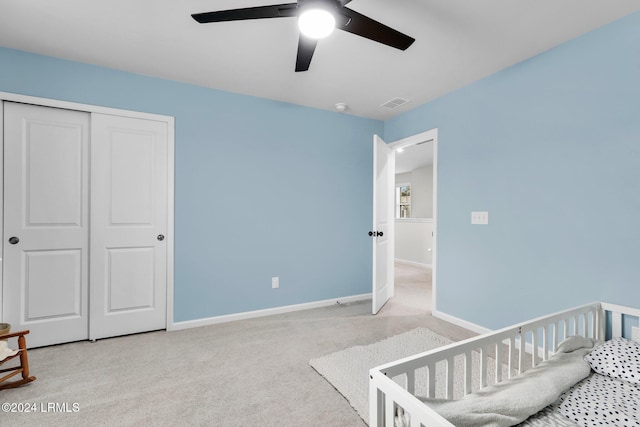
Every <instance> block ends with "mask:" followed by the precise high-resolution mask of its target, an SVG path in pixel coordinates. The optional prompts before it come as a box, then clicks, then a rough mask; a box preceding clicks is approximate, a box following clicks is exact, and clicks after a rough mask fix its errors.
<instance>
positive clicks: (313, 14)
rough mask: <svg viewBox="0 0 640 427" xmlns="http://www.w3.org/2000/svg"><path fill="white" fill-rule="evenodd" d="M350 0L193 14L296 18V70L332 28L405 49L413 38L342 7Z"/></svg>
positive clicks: (199, 17) (206, 19)
mask: <svg viewBox="0 0 640 427" xmlns="http://www.w3.org/2000/svg"><path fill="white" fill-rule="evenodd" d="M350 1H351V0H298V2H297V3H286V4H276V5H271V6H257V7H247V8H242V9H230V10H219V11H214V12H203V13H194V14H192V15H191V16H192V17H193V19H195V20H196V21H198V22H199V23H201V24H206V23H210V22H223V21H241V20H245V19H264V18H288V17H298V27H299V28H300V36H299V39H298V56H297V58H296V71H307V70H308V69H309V64H311V58H312V57H313V52H314V51H315V49H316V45H317V44H318V40H319V39H320V38H323V37H326V36H328V35H329V34H330V33H331V31H332V30H333V29H334V28H338V29H339V30H343V31H346V32H349V33H351V34H355V35H358V36H361V37H364V38H367V39H370V40H373V41H376V42H379V43H382V44H385V45H387V46H391V47H395V48H396V49H400V50H406V49H407V48H408V47H409V46H411V44H412V43H413V42H414V41H415V39H414V38H412V37H409V36H407V35H406V34H403V33H401V32H399V31H397V30H394V29H393V28H390V27H387V26H386V25H384V24H381V23H380V22H378V21H374V20H373V19H371V18H369V17H367V16H364V15H361V14H360V13H358V12H356V11H354V10H352V9H349V8H348V7H345V5H346V4H347V3H349V2H350Z"/></svg>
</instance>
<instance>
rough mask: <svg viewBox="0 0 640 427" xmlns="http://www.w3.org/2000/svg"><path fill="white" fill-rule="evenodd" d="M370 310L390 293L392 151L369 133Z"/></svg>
mask: <svg viewBox="0 0 640 427" xmlns="http://www.w3.org/2000/svg"><path fill="white" fill-rule="evenodd" d="M373 174H374V176H373V236H372V238H373V292H372V295H373V314H376V313H377V312H378V311H380V309H381V308H382V306H383V305H384V304H385V303H386V302H387V301H388V300H389V298H391V297H392V296H393V293H394V281H393V258H394V255H393V244H394V243H393V242H394V239H393V234H394V218H393V207H394V206H393V205H394V203H393V185H392V183H393V181H394V180H395V151H394V150H393V149H392V148H390V147H389V146H388V145H387V144H385V142H384V141H383V140H382V139H380V137H378V136H377V135H374V137H373Z"/></svg>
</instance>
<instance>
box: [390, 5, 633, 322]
mask: <svg viewBox="0 0 640 427" xmlns="http://www.w3.org/2000/svg"><path fill="white" fill-rule="evenodd" d="M425 84H429V82H428V81H425ZM435 127H437V128H438V129H439V134H438V135H439V146H438V150H439V151H438V241H437V242H438V246H437V289H438V292H437V309H438V310H440V311H443V312H446V313H448V314H451V315H454V316H457V317H460V318H463V319H466V320H468V321H471V322H475V323H477V324H480V325H483V326H486V327H489V328H496V327H500V326H504V325H507V324H510V323H513V322H515V321H519V320H524V319H527V318H530V317H533V316H537V315H540V314H543V313H547V312H551V311H555V310H558V309H562V308H565V307H569V306H573V305H577V304H581V303H587V302H590V301H594V300H604V301H609V302H613V303H619V304H627V305H635V306H638V304H640V221H639V218H640V13H636V14H633V15H630V16H628V17H626V18H624V19H622V20H619V21H617V22H614V23H613V24H610V25H607V26H605V27H602V28H600V29H598V30H596V31H593V32H591V33H589V34H587V35H584V36H582V37H580V38H577V39H575V40H573V41H570V42H568V43H566V44H564V45H562V46H559V47H557V48H555V49H552V50H550V51H548V52H546V53H543V54H541V55H539V56H537V57H534V58H532V59H530V60H528V61H525V62H522V63H520V64H517V65H515V66H513V67H510V68H508V69H506V70H503V71H501V72H499V73H497V74H494V75H492V76H490V77H488V78H486V79H483V80H481V81H479V82H477V83H475V84H472V85H469V86H467V87H465V88H463V89H461V90H458V91H456V92H454V93H451V94H449V95H446V96H443V97H442V98H439V99H437V100H435V101H433V102H430V103H428V104H426V105H423V106H421V107H418V108H416V109H414V110H412V111H410V112H408V113H406V114H403V115H401V116H399V117H396V118H394V119H391V120H388V121H387V122H385V139H386V140H387V141H393V140H396V139H398V138H402V137H405V136H409V135H413V134H416V133H418V132H421V131H424V130H427V129H432V128H435ZM474 210H487V211H489V225H488V226H471V225H470V213H471V211H474Z"/></svg>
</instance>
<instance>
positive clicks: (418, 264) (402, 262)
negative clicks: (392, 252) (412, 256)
mask: <svg viewBox="0 0 640 427" xmlns="http://www.w3.org/2000/svg"><path fill="white" fill-rule="evenodd" d="M394 261H395V262H399V263H400V264H407V265H415V266H418V267H424V268H432V266H431V264H423V263H421V262H416V261H409V260H406V259H400V258H395V259H394Z"/></svg>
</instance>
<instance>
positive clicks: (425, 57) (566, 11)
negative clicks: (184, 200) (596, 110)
mask: <svg viewBox="0 0 640 427" xmlns="http://www.w3.org/2000/svg"><path fill="white" fill-rule="evenodd" d="M278 3H284V1H283V0H275V1H270V0H216V1H214V0H189V1H181V0H110V1H106V0H104V1H97V0H93V1H87V0H56V1H51V0H19V1H18V0H0V45H1V46H5V47H10V48H15V49H20V50H25V51H29V52H35V53H40V54H45V55H51V56H56V57H60V58H65V59H70V60H75V61H80V62H86V63H90V64H96V65H101V66H105V67H110V68H115V69H120V70H126V71H131V72H134V73H140V74H145V75H150V76H157V77H161V78H166V79H171V80H177V81H182V82H186V83H192V84H196V85H201V86H207V87H211V88H216V89H222V90H226V91H231V92H236V93H243V94H249V95H255V96H259V97H263V98H269V99H274V100H280V101H286V102H290V103H294V104H299V105H305V106H311V107H316V108H321V109H328V110H332V109H333V108H334V105H335V104H336V103H338V102H343V103H346V104H347V105H348V108H347V110H346V113H348V114H354V115H357V116H363V117H370V118H375V119H387V118H389V117H392V116H394V115H396V114H399V113H402V112H405V111H408V110H409V109H411V108H414V107H416V106H418V105H420V104H423V103H425V102H428V101H430V100H433V99H434V98H437V97H439V96H441V95H443V94H445V93H448V92H451V91H453V90H456V89H458V88H460V87H462V86H464V85H466V84H469V83H471V82H473V81H476V80H478V79H481V78H483V77H485V76H488V75H490V74H492V73H494V72H496V71H498V70H501V69H503V68H505V67H508V66H510V65H512V64H515V63H517V62H520V61H522V60H524V59H526V58H529V57H531V56H533V55H536V54H538V53H540V52H543V51H545V50H547V49H549V48H551V47H554V46H557V45H559V44H561V43H563V42H565V41H567V40H570V39H572V38H575V37H576V36H579V35H581V34H583V33H586V32H588V31H591V30H593V29H595V28H597V27H599V26H601V25H603V24H606V23H608V22H611V21H613V20H615V19H617V18H620V17H622V16H625V15H627V14H629V13H631V12H633V11H636V10H640V2H638V1H628V0H535V1H531V0H395V1H385V0H353V1H352V2H351V3H350V4H349V5H348V7H349V8H351V9H353V10H355V11H357V12H360V13H362V14H365V15H368V16H369V17H371V18H373V19H376V20H378V21H380V22H382V23H384V24H386V25H388V26H391V27H394V28H395V29H397V30H399V31H401V32H404V33H406V34H408V35H410V36H412V37H414V38H415V39H416V42H415V43H414V44H413V45H412V46H411V47H409V49H407V50H406V51H404V52H403V51H400V50H396V49H393V48H390V47H387V46H385V45H382V44H379V43H376V42H372V41H370V40H366V39H363V38H361V37H358V36H355V35H353V34H349V33H346V32H343V31H335V32H334V33H333V34H332V35H331V36H330V37H329V38H328V39H325V40H321V41H320V42H319V44H318V47H317V49H316V52H315V55H314V57H313V60H312V62H311V67H310V68H309V71H307V72H302V73H295V72H294V65H295V59H296V49H297V41H298V33H297V27H296V20H295V18H277V19H262V20H250V21H238V22H224V23H212V24H198V23H196V22H195V21H194V20H193V19H192V18H191V16H190V14H192V13H199V12H208V11H212V10H222V9H230V8H240V7H250V6H261V5H267V4H278ZM396 97H401V98H405V99H407V100H409V101H410V102H409V103H407V104H405V105H403V106H401V107H399V108H397V109H395V110H388V109H385V108H382V107H381V104H383V103H385V102H386V101H388V100H390V99H392V98H396Z"/></svg>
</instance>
